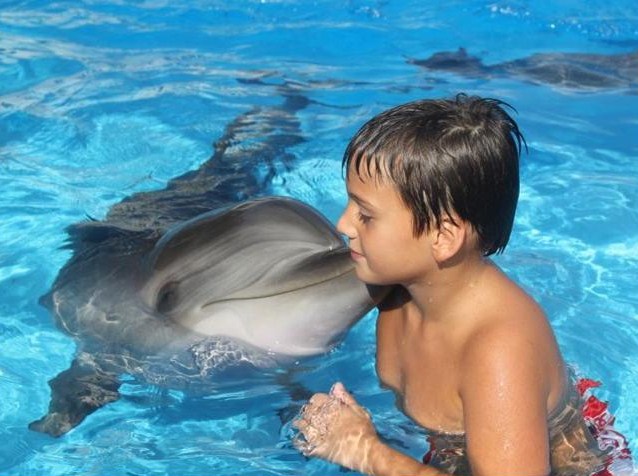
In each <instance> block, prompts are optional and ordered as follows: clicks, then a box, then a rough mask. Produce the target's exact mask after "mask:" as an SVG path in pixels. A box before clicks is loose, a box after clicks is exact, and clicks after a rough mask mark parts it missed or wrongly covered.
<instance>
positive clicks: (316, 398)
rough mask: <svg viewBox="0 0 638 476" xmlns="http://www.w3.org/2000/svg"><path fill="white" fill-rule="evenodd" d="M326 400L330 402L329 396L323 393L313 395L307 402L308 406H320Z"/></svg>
mask: <svg viewBox="0 0 638 476" xmlns="http://www.w3.org/2000/svg"><path fill="white" fill-rule="evenodd" d="M328 400H330V396H329V395H326V394H325V393H315V394H314V395H313V396H312V397H310V400H308V405H312V406H315V405H316V406H320V405H323V404H324V403H326V402H327V401H328Z"/></svg>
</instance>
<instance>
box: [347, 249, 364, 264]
mask: <svg viewBox="0 0 638 476" xmlns="http://www.w3.org/2000/svg"><path fill="white" fill-rule="evenodd" d="M350 257H351V258H352V259H353V260H355V261H356V260H360V259H362V258H363V255H362V254H361V253H359V252H357V251H355V250H353V249H352V248H350Z"/></svg>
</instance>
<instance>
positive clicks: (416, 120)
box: [343, 94, 525, 256]
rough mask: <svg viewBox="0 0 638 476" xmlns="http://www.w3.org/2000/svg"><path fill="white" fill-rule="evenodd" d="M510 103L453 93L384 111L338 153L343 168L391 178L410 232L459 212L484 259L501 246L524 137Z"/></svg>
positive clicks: (508, 228)
mask: <svg viewBox="0 0 638 476" xmlns="http://www.w3.org/2000/svg"><path fill="white" fill-rule="evenodd" d="M503 106H506V107H510V106H509V105H507V104H505V103H503V102H501V101H498V100H495V99H482V98H479V97H468V96H466V95H464V94H459V95H458V96H456V97H455V98H454V99H445V100H423V101H415V102H411V103H408V104H404V105H401V106H398V107H395V108H392V109H389V110H387V111H385V112H383V113H381V114H379V115H378V116H376V117H374V118H373V119H371V120H370V121H368V122H367V123H366V124H365V125H364V126H363V127H362V128H361V129H360V130H359V132H357V134H356V135H355V136H354V137H353V138H352V140H351V141H350V144H348V147H347V149H346V152H345V154H344V157H343V166H344V168H345V170H346V173H348V174H350V173H356V174H358V175H359V176H360V177H374V179H375V180H378V181H381V182H385V181H389V182H391V183H393V184H394V185H395V186H396V188H397V190H398V192H399V195H400V196H401V198H402V199H403V201H404V202H405V204H406V205H407V207H408V208H409V209H410V210H411V211H412V215H413V218H414V233H415V235H417V236H418V235H420V234H421V233H423V232H425V231H428V230H431V229H433V228H436V227H438V226H439V225H440V224H441V222H442V220H443V219H445V218H448V217H449V218H451V219H453V217H454V216H458V217H459V218H460V219H461V220H464V221H466V222H468V223H470V224H471V225H472V226H473V227H474V229H475V230H476V233H477V234H478V236H479V243H480V247H481V251H482V253H483V254H484V255H485V256H488V255H491V254H493V253H498V252H501V251H503V249H505V245H506V244H507V241H508V240H509V236H510V233H511V231H512V224H513V222H514V213H515V211H516V203H517V201H518V192H519V176H518V172H519V164H518V159H519V154H520V151H521V144H524V143H525V139H524V138H523V136H522V134H521V133H520V131H519V129H518V126H517V124H516V122H515V121H514V120H513V119H512V118H511V117H510V116H509V115H508V114H507V113H506V112H505V110H504V109H503Z"/></svg>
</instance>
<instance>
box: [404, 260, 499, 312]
mask: <svg viewBox="0 0 638 476" xmlns="http://www.w3.org/2000/svg"><path fill="white" fill-rule="evenodd" d="M491 266H493V264H492V262H491V261H490V260H489V259H487V258H484V257H483V256H481V255H478V254H476V255H472V256H466V257H465V258H464V259H463V260H461V261H459V262H457V263H454V264H449V263H448V264H447V265H445V266H440V267H439V268H438V269H436V270H435V271H433V272H432V273H431V274H428V275H427V276H423V278H422V279H421V280H418V281H415V282H413V283H409V284H406V285H404V287H405V288H406V290H407V291H408V293H409V294H410V297H411V299H412V302H413V303H414V305H415V306H416V307H417V309H418V310H419V313H420V314H421V316H422V317H423V318H426V319H428V320H430V321H432V320H442V319H445V318H446V316H448V315H449V314H450V313H449V310H450V309H452V307H454V306H456V305H457V304H458V303H460V302H462V301H463V299H462V296H463V295H464V294H466V293H467V292H468V291H471V290H472V289H474V288H476V287H477V285H478V284H479V282H480V279H481V276H482V274H483V272H484V271H485V270H486V269H487V268H488V267H491Z"/></svg>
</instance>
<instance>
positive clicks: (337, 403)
mask: <svg viewBox="0 0 638 476" xmlns="http://www.w3.org/2000/svg"><path fill="white" fill-rule="evenodd" d="M294 426H295V427H297V428H298V429H299V431H300V435H301V436H302V437H303V438H297V439H296V443H295V444H296V446H297V447H298V448H299V449H300V450H301V451H302V452H303V453H304V454H305V455H306V456H318V457H320V458H323V459H327V460H328V461H331V462H333V463H336V464H339V465H341V466H345V467H347V468H350V469H353V470H355V471H359V472H361V473H365V474H369V475H373V476H404V475H405V476H408V475H410V476H412V475H423V476H435V475H441V474H444V473H441V472H439V471H437V470H436V469H434V468H432V467H428V466H425V465H423V464H421V463H420V462H418V461H417V460H415V459H413V458H411V457H409V456H407V455H405V454H403V453H401V452H399V451H396V450H394V449H393V448H391V447H389V446H388V445H386V444H384V443H383V442H382V441H381V440H380V439H379V437H378V435H377V433H376V430H375V428H374V425H373V424H372V421H371V419H370V415H369V414H368V413H367V412H366V411H365V410H364V409H363V408H362V407H361V406H359V405H358V404H357V402H356V401H355V400H354V398H353V397H352V396H351V395H350V394H349V393H348V392H347V391H346V390H345V388H344V387H343V385H341V384H340V383H337V384H335V386H334V387H333V388H332V390H331V391H330V395H326V394H321V393H319V394H316V395H314V396H313V397H312V398H311V399H310V401H309V402H308V404H307V405H305V407H304V410H303V412H302V414H301V415H300V417H299V419H297V420H296V421H295V422H294Z"/></svg>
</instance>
